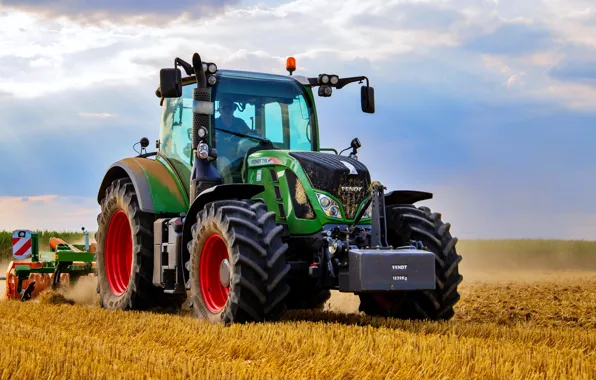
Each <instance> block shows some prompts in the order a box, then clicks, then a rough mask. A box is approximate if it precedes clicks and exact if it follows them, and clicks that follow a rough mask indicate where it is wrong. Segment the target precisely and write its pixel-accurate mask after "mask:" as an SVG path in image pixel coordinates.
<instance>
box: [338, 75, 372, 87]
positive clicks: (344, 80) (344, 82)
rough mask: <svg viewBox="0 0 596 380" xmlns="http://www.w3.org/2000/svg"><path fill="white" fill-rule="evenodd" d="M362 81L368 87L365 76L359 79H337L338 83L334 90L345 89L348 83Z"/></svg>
mask: <svg viewBox="0 0 596 380" xmlns="http://www.w3.org/2000/svg"><path fill="white" fill-rule="evenodd" d="M363 80H365V81H366V87H370V84H369V82H368V78H367V77H365V76H360V77H348V78H340V79H339V82H338V83H337V85H336V86H335V88H337V89H338V90H339V89H341V88H343V87H345V86H346V85H348V84H350V83H354V82H359V83H362V81H363Z"/></svg>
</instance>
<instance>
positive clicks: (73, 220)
mask: <svg viewBox="0 0 596 380" xmlns="http://www.w3.org/2000/svg"><path fill="white" fill-rule="evenodd" d="M26 199H27V200H24V199H23V198H22V197H7V196H0V230H9V231H12V230H16V229H31V230H35V229H50V230H54V231H66V230H67V231H73V230H75V231H76V230H80V228H81V227H86V228H87V229H88V230H90V231H95V229H96V225H97V214H99V211H100V209H99V206H97V205H96V202H95V199H94V198H90V197H64V196H58V195H55V194H51V195H34V196H29V197H27V198H26Z"/></svg>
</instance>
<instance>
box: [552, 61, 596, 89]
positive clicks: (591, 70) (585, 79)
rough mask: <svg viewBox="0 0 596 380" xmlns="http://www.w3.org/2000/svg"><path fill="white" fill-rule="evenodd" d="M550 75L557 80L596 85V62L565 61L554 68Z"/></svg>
mask: <svg viewBox="0 0 596 380" xmlns="http://www.w3.org/2000/svg"><path fill="white" fill-rule="evenodd" d="M549 74H550V75H551V76H552V77H553V78H556V79H560V80H563V81H570V82H579V83H585V84H589V85H592V86H595V85H596V60H592V61H589V60H569V59H565V60H563V61H561V62H559V63H558V64H557V65H556V66H554V67H553V68H552V69H551V70H550V71H549Z"/></svg>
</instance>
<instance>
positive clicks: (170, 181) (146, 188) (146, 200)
mask: <svg viewBox="0 0 596 380" xmlns="http://www.w3.org/2000/svg"><path fill="white" fill-rule="evenodd" d="M127 177H128V178H130V179H131V181H132V184H133V186H134V188H135V191H136V193H137V197H138V200H139V207H140V209H141V211H144V212H148V213H153V214H160V213H164V214H172V213H174V214H179V213H183V212H186V210H188V196H187V195H186V192H185V190H184V188H183V187H182V185H181V184H180V183H179V181H177V179H176V178H175V174H174V173H172V172H171V171H169V170H168V168H167V167H166V166H165V165H164V164H163V163H162V162H160V161H158V160H151V159H148V158H139V157H134V158H133V157H131V158H125V159H122V160H120V161H117V162H115V163H114V164H112V166H110V168H109V169H108V171H107V172H106V174H105V176H104V178H103V180H102V182H101V186H100V187H99V192H98V194H97V202H98V203H101V200H102V199H103V198H104V197H105V191H106V189H107V188H108V186H110V184H111V183H112V181H114V180H116V179H120V178H127Z"/></svg>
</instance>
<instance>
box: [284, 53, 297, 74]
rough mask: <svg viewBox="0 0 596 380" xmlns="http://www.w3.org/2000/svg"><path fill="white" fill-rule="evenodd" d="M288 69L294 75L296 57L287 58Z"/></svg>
mask: <svg viewBox="0 0 596 380" xmlns="http://www.w3.org/2000/svg"><path fill="white" fill-rule="evenodd" d="M286 70H288V72H289V73H290V75H292V73H293V72H294V71H296V58H294V57H288V59H287V60H286Z"/></svg>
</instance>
